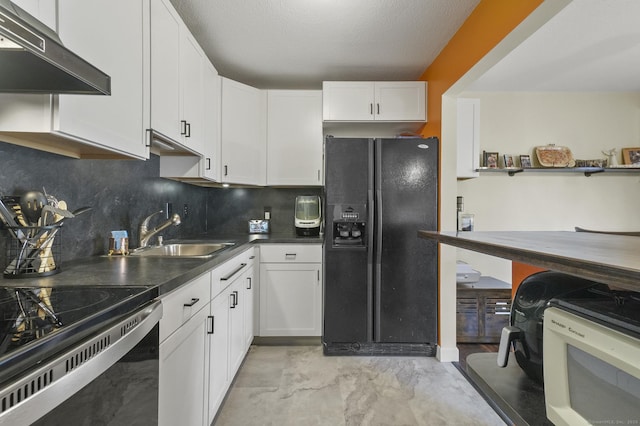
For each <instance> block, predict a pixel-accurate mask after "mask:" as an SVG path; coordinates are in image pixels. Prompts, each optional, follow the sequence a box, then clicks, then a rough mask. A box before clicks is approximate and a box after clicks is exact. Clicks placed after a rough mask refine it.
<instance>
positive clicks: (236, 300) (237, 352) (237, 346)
mask: <svg viewBox="0 0 640 426" xmlns="http://www.w3.org/2000/svg"><path fill="white" fill-rule="evenodd" d="M244 276H245V274H242V275H241V276H240V277H239V278H238V279H236V280H235V282H234V283H233V284H232V285H230V286H229V287H228V288H229V291H228V293H227V294H228V297H227V301H228V303H229V305H228V306H229V377H233V376H235V374H236V371H238V368H240V364H241V363H242V359H243V358H244V354H245V353H246V350H245V338H244V337H245V336H244V309H245V304H246V300H245V298H246V297H245V294H244V290H243V288H244V287H243V286H244Z"/></svg>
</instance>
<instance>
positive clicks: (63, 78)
mask: <svg viewBox="0 0 640 426" xmlns="http://www.w3.org/2000/svg"><path fill="white" fill-rule="evenodd" d="M0 92H5V93H71V94H97V95H110V94H111V78H110V77H109V76H108V75H107V74H105V73H103V72H102V71H100V70H99V69H97V68H96V67H94V66H93V65H91V64H90V63H88V62H87V61H85V60H84V59H82V58H80V57H79V56H78V55H76V54H74V53H73V52H71V51H69V50H68V49H66V48H65V47H64V46H63V45H62V42H61V41H60V38H59V37H58V35H57V34H56V33H54V32H53V31H51V30H50V29H49V28H48V27H46V26H45V25H43V24H42V23H41V22H39V21H38V20H37V19H35V18H34V17H33V16H31V15H29V14H28V13H27V12H25V11H24V10H22V9H20V8H19V7H18V6H16V5H14V4H13V3H11V1H9V0H0Z"/></svg>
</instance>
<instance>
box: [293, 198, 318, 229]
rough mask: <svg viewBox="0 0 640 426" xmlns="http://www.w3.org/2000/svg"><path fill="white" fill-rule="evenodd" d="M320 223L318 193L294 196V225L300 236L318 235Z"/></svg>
mask: <svg viewBox="0 0 640 426" xmlns="http://www.w3.org/2000/svg"><path fill="white" fill-rule="evenodd" d="M321 224H322V203H321V201H320V196H318V195H299V196H297V197H296V208H295V227H296V234H297V235H300V236H316V235H320V226H321Z"/></svg>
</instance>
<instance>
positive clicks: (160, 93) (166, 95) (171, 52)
mask: <svg viewBox="0 0 640 426" xmlns="http://www.w3.org/2000/svg"><path fill="white" fill-rule="evenodd" d="M115 10H118V9H115ZM114 22H117V21H114ZM180 25H181V20H180V17H179V16H178V14H177V13H176V12H175V10H174V9H173V6H171V4H170V3H169V0H151V111H152V113H151V127H152V128H153V129H154V130H156V131H158V132H160V133H162V134H163V135H165V136H167V137H169V138H171V139H173V140H175V141H179V140H180V139H181V135H180V131H181V129H180V127H181V126H180Z"/></svg>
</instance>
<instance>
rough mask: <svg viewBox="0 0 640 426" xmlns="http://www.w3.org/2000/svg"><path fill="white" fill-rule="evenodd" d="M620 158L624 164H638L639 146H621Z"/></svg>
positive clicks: (639, 162) (639, 157) (639, 159)
mask: <svg viewBox="0 0 640 426" xmlns="http://www.w3.org/2000/svg"><path fill="white" fill-rule="evenodd" d="M622 160H623V162H624V164H637V165H638V166H640V148H622Z"/></svg>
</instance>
